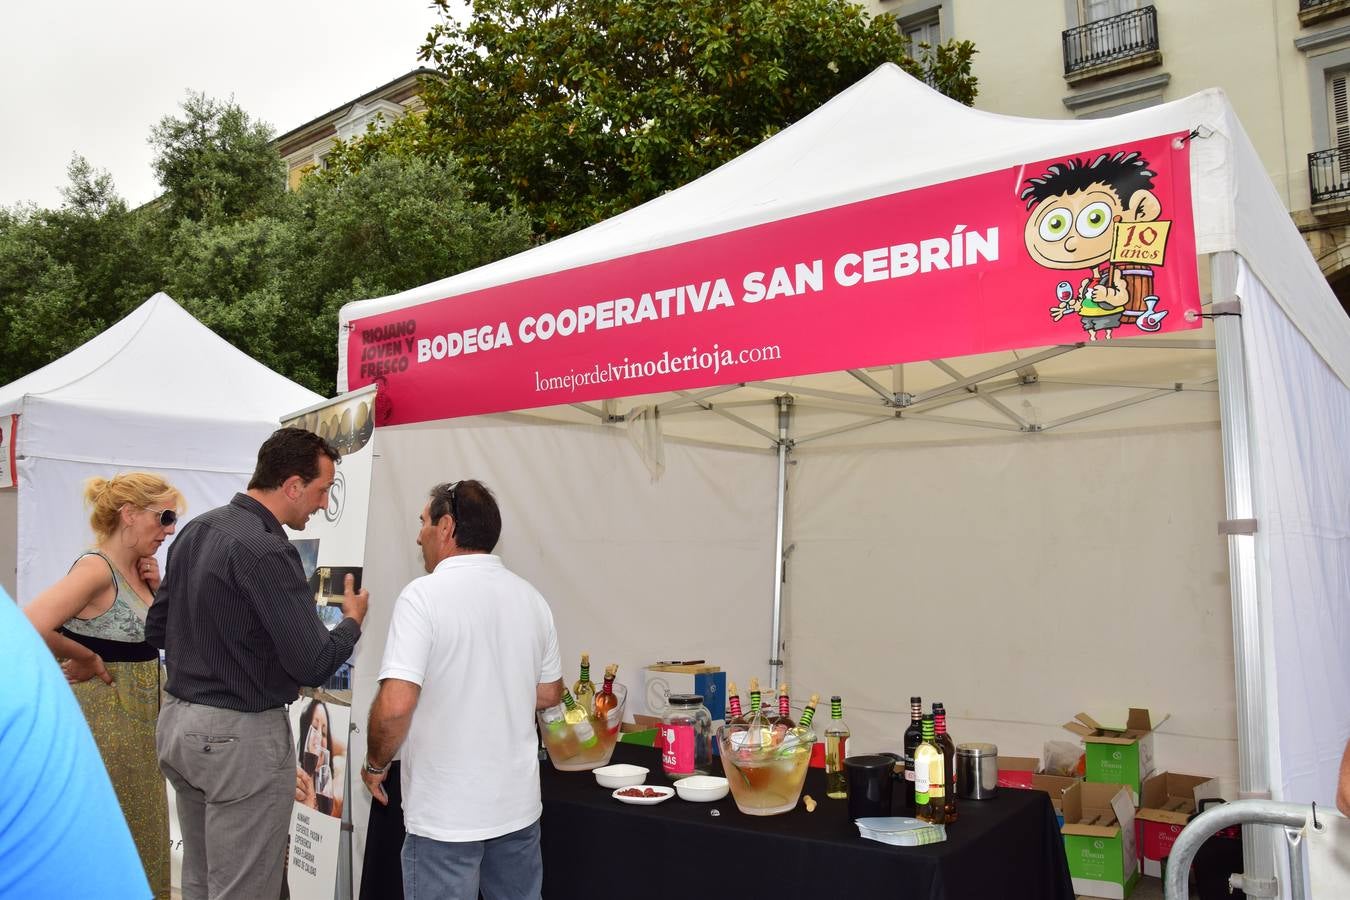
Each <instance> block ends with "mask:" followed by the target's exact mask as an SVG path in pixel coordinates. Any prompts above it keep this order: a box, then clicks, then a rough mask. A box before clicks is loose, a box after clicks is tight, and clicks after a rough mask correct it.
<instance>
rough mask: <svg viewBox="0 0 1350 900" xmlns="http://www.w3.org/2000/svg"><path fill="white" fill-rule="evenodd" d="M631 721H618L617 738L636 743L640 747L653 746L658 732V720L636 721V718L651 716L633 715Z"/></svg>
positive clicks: (627, 742) (628, 742)
mask: <svg viewBox="0 0 1350 900" xmlns="http://www.w3.org/2000/svg"><path fill="white" fill-rule="evenodd" d="M633 718H634V721H632V722H620V723H619V740H620V741H621V742H622V743H625V744H637V745H639V746H641V747H655V746H656V735H657V734H658V733H659V729H658V726H659V725H660V724H661V722H660V720H659V719H657V720H655V721H648V722H646V723H643V722H638V721H636V720H637V719H647V720H651V716H634V717H633Z"/></svg>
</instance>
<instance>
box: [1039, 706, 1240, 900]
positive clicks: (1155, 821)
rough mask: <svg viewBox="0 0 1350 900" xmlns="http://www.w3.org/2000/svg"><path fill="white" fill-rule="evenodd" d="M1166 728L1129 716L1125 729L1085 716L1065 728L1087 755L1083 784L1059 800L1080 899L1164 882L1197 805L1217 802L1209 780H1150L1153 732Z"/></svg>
mask: <svg viewBox="0 0 1350 900" xmlns="http://www.w3.org/2000/svg"><path fill="white" fill-rule="evenodd" d="M1166 720H1167V716H1163V717H1162V718H1160V719H1158V720H1156V721H1155V720H1154V719H1153V717H1152V716H1151V715H1150V713H1149V711H1148V710H1147V709H1131V710H1130V711H1129V716H1128V719H1127V720H1126V723H1125V727H1124V728H1108V727H1105V726H1103V725H1101V724H1099V723H1098V722H1097V721H1096V720H1095V719H1093V718H1092V717H1091V716H1090V715H1088V714H1087V713H1079V714H1078V715H1077V716H1075V717H1074V721H1072V722H1068V723H1066V724H1065V726H1064V727H1065V728H1066V729H1068V730H1069V731H1072V732H1073V733H1075V734H1077V735H1078V736H1079V737H1080V738H1082V741H1083V748H1084V754H1083V755H1084V781H1083V783H1082V784H1081V785H1075V786H1073V787H1071V788H1069V789H1068V790H1067V791H1065V792H1064V800H1063V822H1062V825H1061V831H1062V832H1063V834H1064V850H1065V855H1066V856H1067V857H1068V861H1069V874H1070V876H1072V878H1073V887H1074V891H1076V892H1077V893H1079V894H1083V895H1086V896H1090V897H1108V898H1119V900H1123V898H1126V897H1128V896H1130V892H1131V891H1133V890H1134V888H1135V885H1137V884H1138V882H1139V877H1140V875H1141V874H1146V875H1153V876H1161V875H1162V874H1163V871H1164V867H1165V864H1166V858H1167V856H1168V854H1169V853H1171V849H1172V844H1173V842H1175V840H1176V836H1177V835H1178V834H1180V832H1181V829H1182V828H1184V827H1185V825H1186V823H1187V822H1188V821H1189V819H1190V817H1191V815H1192V814H1193V813H1195V812H1196V810H1197V807H1198V805H1199V803H1200V801H1201V800H1203V799H1205V798H1208V797H1218V796H1219V785H1218V781H1217V780H1215V779H1213V778H1210V777H1208V776H1200V775H1178V774H1175V773H1171V772H1161V773H1156V774H1155V773H1154V763H1153V732H1154V729H1156V728H1157V727H1158V726H1159V725H1161V724H1162V723H1163V722H1164V721H1166ZM1141 870H1142V871H1141Z"/></svg>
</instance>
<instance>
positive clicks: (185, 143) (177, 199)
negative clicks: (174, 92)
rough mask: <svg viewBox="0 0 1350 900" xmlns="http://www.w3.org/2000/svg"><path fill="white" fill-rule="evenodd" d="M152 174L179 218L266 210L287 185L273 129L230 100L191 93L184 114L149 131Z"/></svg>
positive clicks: (167, 118) (207, 218)
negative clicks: (152, 163)
mask: <svg viewBox="0 0 1350 900" xmlns="http://www.w3.org/2000/svg"><path fill="white" fill-rule="evenodd" d="M150 144H151V146H153V147H154V149H155V160H154V169H155V177H156V178H157V179H158V180H159V184H160V186H161V187H163V188H164V197H163V200H164V201H165V202H166V203H167V204H168V207H169V210H170V211H171V212H172V214H173V215H174V216H175V217H177V218H183V219H190V220H192V221H194V222H204V221H226V220H230V219H238V218H248V217H252V216H255V215H262V214H266V213H267V212H268V211H270V210H272V209H273V208H274V207H275V206H276V204H277V203H278V202H279V201H280V199H281V198H282V196H283V195H284V194H285V190H286V167H285V165H284V164H283V163H282V161H281V157H279V156H278V155H277V152H276V148H274V147H273V146H272V130H271V129H270V128H269V127H268V126H267V125H266V124H264V123H262V122H256V121H254V120H253V119H251V118H250V117H249V115H248V113H246V112H244V110H243V109H241V108H240V107H239V105H238V104H236V103H234V102H233V101H230V102H221V101H218V100H212V99H210V98H208V97H207V96H205V95H204V94H194V93H189V94H188V98H187V100H186V101H184V103H183V106H182V115H179V116H165V117H164V118H162V119H160V120H159V124H158V125H156V126H155V127H154V129H153V130H152V131H151V133H150Z"/></svg>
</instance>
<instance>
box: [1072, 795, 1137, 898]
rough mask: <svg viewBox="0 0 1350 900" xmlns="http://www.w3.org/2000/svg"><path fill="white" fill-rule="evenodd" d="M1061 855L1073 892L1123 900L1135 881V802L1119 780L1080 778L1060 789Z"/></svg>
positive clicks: (1131, 889)
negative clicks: (1066, 863) (1091, 781)
mask: <svg viewBox="0 0 1350 900" xmlns="http://www.w3.org/2000/svg"><path fill="white" fill-rule="evenodd" d="M1063 807H1064V825H1063V827H1062V828H1060V832H1061V834H1063V836H1064V855H1065V856H1066V857H1067V858H1068V860H1069V876H1070V877H1071V878H1072V879H1073V890H1074V893H1075V894H1083V895H1086V896H1089V897H1109V898H1114V900H1124V898H1126V897H1128V896H1130V892H1131V891H1133V890H1134V887H1135V885H1137V884H1138V883H1139V859H1138V855H1137V849H1136V843H1135V832H1134V801H1133V800H1132V799H1131V798H1130V792H1129V790H1128V789H1127V788H1126V787H1125V786H1124V785H1120V784H1089V783H1086V782H1082V781H1078V782H1075V783H1074V784H1072V785H1070V787H1069V789H1068V790H1066V791H1065V792H1064V801H1063Z"/></svg>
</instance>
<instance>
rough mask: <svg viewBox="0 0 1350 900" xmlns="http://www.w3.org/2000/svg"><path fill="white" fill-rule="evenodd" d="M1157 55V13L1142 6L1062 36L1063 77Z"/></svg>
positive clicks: (1148, 7) (1090, 23) (1154, 9)
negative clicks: (1136, 58)
mask: <svg viewBox="0 0 1350 900" xmlns="http://www.w3.org/2000/svg"><path fill="white" fill-rule="evenodd" d="M1157 52H1158V10H1157V9H1156V8H1155V7H1152V6H1145V7H1144V8H1142V9H1135V10H1131V11H1130V12H1127V13H1122V14H1120V15H1118V16H1111V17H1110V18H1107V19H1099V20H1097V21H1096V22H1089V23H1088V24H1086V25H1080V26H1078V27H1077V28H1070V29H1069V30H1068V31H1066V32H1064V74H1065V76H1069V75H1073V74H1074V73H1076V72H1082V71H1085V70H1087V69H1095V68H1098V67H1100V66H1108V65H1112V64H1114V63H1118V62H1124V61H1126V60H1130V59H1134V58H1135V57H1140V56H1147V55H1150V54H1155V53H1157Z"/></svg>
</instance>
